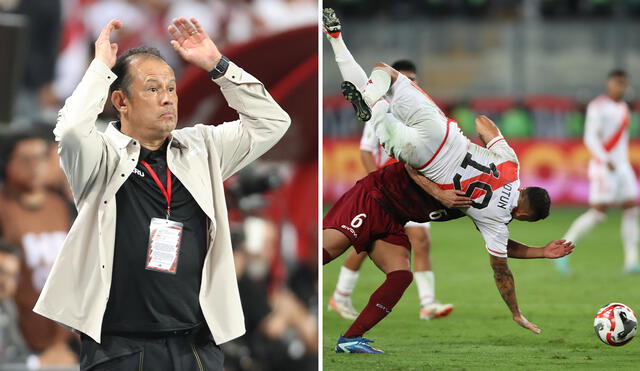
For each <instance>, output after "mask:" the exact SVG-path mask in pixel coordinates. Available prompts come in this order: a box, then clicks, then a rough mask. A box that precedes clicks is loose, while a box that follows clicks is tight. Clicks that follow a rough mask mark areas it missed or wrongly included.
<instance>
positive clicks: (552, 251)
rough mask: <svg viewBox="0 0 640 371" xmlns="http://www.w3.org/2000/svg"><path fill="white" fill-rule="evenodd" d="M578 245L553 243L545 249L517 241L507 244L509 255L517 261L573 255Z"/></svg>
mask: <svg viewBox="0 0 640 371" xmlns="http://www.w3.org/2000/svg"><path fill="white" fill-rule="evenodd" d="M575 247H576V245H575V244H574V243H573V242H571V241H565V240H556V241H551V242H549V243H548V244H546V245H545V246H543V247H533V246H527V245H525V244H523V243H521V242H518V241H515V240H511V239H510V240H509V242H508V243H507V254H508V256H509V257H510V258H516V259H539V258H547V259H557V258H561V257H563V256H566V255H569V254H571V252H572V251H573V249H574V248H575Z"/></svg>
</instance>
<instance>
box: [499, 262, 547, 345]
mask: <svg viewBox="0 0 640 371" xmlns="http://www.w3.org/2000/svg"><path fill="white" fill-rule="evenodd" d="M489 258H490V262H491V268H492V269H493V279H494V280H495V281H496V287H497V288H498V291H499V292H500V295H501V296H502V300H504V302H505V304H507V307H509V310H510V311H511V316H512V318H513V320H514V321H515V322H516V323H517V324H518V325H520V326H522V327H524V328H526V329H527V330H529V331H531V332H533V333H535V334H539V333H540V329H539V328H538V326H536V325H534V324H533V323H531V322H529V321H528V320H527V319H526V318H524V316H523V315H522V314H521V313H520V309H519V308H518V300H517V299H516V285H515V281H514V279H513V274H511V270H510V269H509V265H508V264H507V258H499V257H497V256H493V255H490V256H489Z"/></svg>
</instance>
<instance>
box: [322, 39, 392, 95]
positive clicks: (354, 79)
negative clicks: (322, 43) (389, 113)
mask: <svg viewBox="0 0 640 371" xmlns="http://www.w3.org/2000/svg"><path fill="white" fill-rule="evenodd" d="M329 44H331V48H332V49H333V54H334V56H335V59H336V63H337V64H338V69H339V70H340V75H342V80H344V81H349V82H351V83H353V85H355V86H356V88H357V89H358V90H359V91H360V92H362V95H363V98H364V100H365V102H366V103H367V104H368V105H369V107H371V106H373V104H374V103H375V102H377V101H378V99H380V98H382V97H383V96H384V95H385V94H386V93H387V91H388V90H389V87H390V86H391V76H389V74H388V73H386V72H384V71H381V70H375V71H373V72H372V73H371V76H370V77H369V78H367V74H366V72H364V70H363V69H362V67H360V65H359V64H358V62H356V60H355V58H353V55H351V52H350V51H349V49H348V48H347V45H346V44H345V43H344V40H343V39H342V35H340V36H339V37H337V38H333V37H330V38H329Z"/></svg>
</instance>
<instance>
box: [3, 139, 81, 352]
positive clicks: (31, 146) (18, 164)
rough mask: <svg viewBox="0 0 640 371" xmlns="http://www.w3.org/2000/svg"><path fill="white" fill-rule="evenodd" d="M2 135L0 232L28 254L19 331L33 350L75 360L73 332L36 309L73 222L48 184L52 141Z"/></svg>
mask: <svg viewBox="0 0 640 371" xmlns="http://www.w3.org/2000/svg"><path fill="white" fill-rule="evenodd" d="M3 139H4V140H3V142H4V143H3V145H2V150H1V152H0V157H1V158H2V161H0V163H1V164H2V167H1V168H0V174H2V176H3V178H4V184H3V185H2V187H1V188H0V205H2V207H1V208H0V236H2V237H3V238H4V239H6V240H7V241H8V242H9V243H12V244H14V245H16V246H19V247H20V248H21V250H22V252H23V255H24V261H23V262H22V269H21V278H20V281H19V283H18V291H17V295H16V304H17V306H18V309H19V311H20V329H21V330H22V333H23V335H24V337H25V339H26V342H27V344H28V346H29V348H30V349H32V350H34V351H37V352H45V351H47V350H51V349H57V350H58V351H59V352H60V353H61V354H66V355H67V356H68V357H69V358H72V354H71V353H72V351H71V349H70V348H69V347H68V346H67V343H68V342H69V341H70V340H72V335H71V333H70V332H69V331H67V330H65V329H64V328H63V327H62V326H60V325H58V324H56V323H55V322H53V321H51V320H48V319H46V318H44V317H41V316H39V315H37V314H35V313H33V311H32V309H33V306H34V304H35V303H36V300H37V299H38V296H39V295H40V292H41V290H42V288H43V286H44V283H45V280H46V278H47V276H48V275H49V272H50V270H51V267H52V265H53V262H54V260H55V258H56V256H57V255H58V252H59V251H60V249H61V247H62V242H63V241H64V239H65V237H66V235H67V231H68V230H69V226H70V224H71V222H70V216H69V215H70V213H69V208H68V206H67V203H66V202H65V200H64V199H62V198H61V197H60V196H59V195H58V194H56V193H54V192H51V191H49V190H48V189H47V188H46V184H45V181H46V178H47V176H48V171H49V162H48V159H49V153H50V152H49V147H50V145H49V143H48V142H47V140H46V139H44V138H43V137H41V136H39V135H38V134H35V133H34V132H32V131H24V132H17V133H14V134H11V135H8V136H7V137H5V138H3ZM73 358H75V356H74V357H73Z"/></svg>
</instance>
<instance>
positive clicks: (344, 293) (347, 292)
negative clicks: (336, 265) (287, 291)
mask: <svg viewBox="0 0 640 371" xmlns="http://www.w3.org/2000/svg"><path fill="white" fill-rule="evenodd" d="M359 275H360V272H358V271H352V270H351V269H349V268H346V267H344V266H342V267H340V275H339V276H338V284H337V285H336V289H335V290H334V291H333V298H334V299H335V300H338V301H340V300H342V301H344V300H350V299H351V293H352V292H353V288H354V287H356V282H358V276H359Z"/></svg>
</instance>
